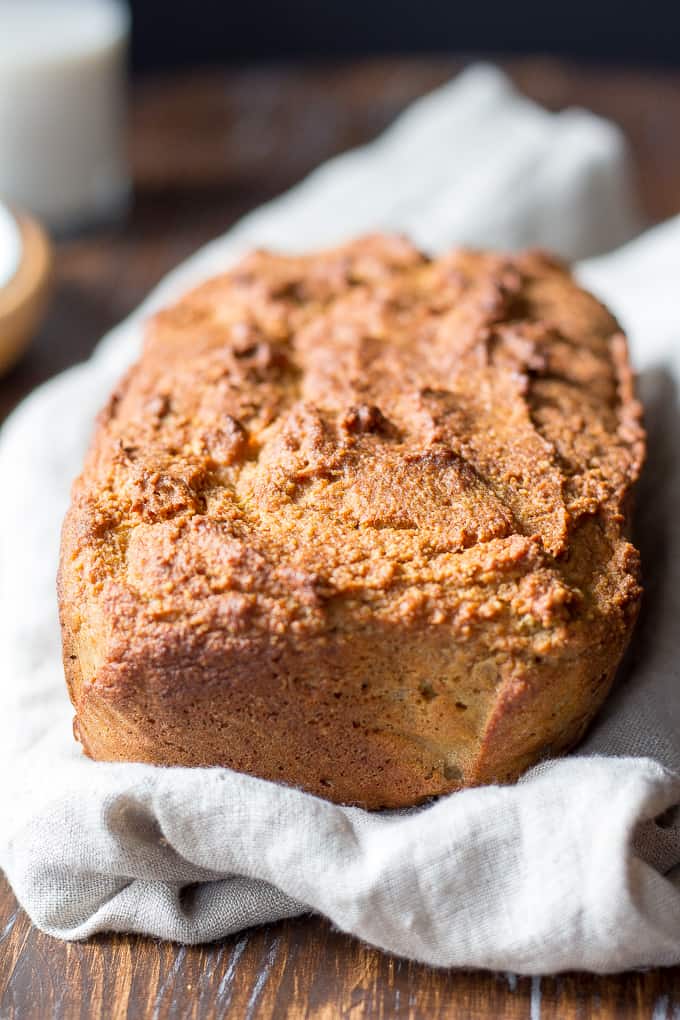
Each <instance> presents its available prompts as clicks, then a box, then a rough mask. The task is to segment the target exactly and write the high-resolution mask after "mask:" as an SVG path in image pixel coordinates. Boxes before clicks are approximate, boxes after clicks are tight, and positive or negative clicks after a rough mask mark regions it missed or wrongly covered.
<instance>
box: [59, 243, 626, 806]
mask: <svg viewBox="0 0 680 1020" xmlns="http://www.w3.org/2000/svg"><path fill="white" fill-rule="evenodd" d="M643 452H644V434H643V431H642V427H641V423H640V408H639V405H638V403H637V402H636V400H635V397H634V393H633V384H632V378H631V371H630V368H629V364H628V360H627V353H626V344H625V340H624V337H623V336H622V334H621V332H620V330H619V328H618V326H617V324H616V322H615V321H614V319H613V318H612V316H611V315H610V314H609V312H607V311H606V309H605V308H603V307H602V305H600V304H599V303H598V302H597V301H596V300H595V299H594V298H593V297H591V296H590V295H589V294H587V293H585V292H584V291H583V290H581V289H580V288H579V287H578V286H577V285H576V283H575V282H574V281H573V279H572V278H571V277H570V275H569V273H568V271H567V270H566V269H565V268H564V267H563V266H562V265H561V264H560V263H559V262H557V261H555V260H554V259H552V258H551V257H549V256H547V255H545V254H543V253H540V252H539V253H537V252H527V253H524V254H520V255H513V256H503V255H499V254H489V253H482V252H474V251H465V250H458V251H453V252H452V253H451V254H448V255H445V256H443V257H440V258H437V259H434V260H430V259H428V258H426V257H425V256H424V255H422V254H421V253H420V252H418V251H417V250H416V249H415V248H414V247H412V245H411V244H409V243H408V242H407V241H406V240H404V239H402V238H395V237H382V236H375V237H366V238H362V239H360V240H358V241H355V242H353V243H350V244H347V245H345V246H343V247H340V248H337V249H335V250H333V251H328V252H321V253H318V254H313V255H309V256H306V257H291V256H284V255H278V254H272V253H268V252H262V251H258V252H255V253H253V254H252V255H250V256H248V257H247V258H246V259H245V260H244V261H242V262H241V263H240V264H239V265H237V266H236V268H234V269H232V270H231V271H230V272H228V273H226V274H225V275H223V276H220V277H218V278H216V279H213V280H210V281H209V282H207V283H205V284H203V285H202V286H200V287H198V289H196V290H194V291H193V292H192V293H190V294H188V295H187V296H186V297H184V298H183V299H182V300H181V301H179V303H178V304H176V305H175V306H174V307H171V308H169V309H167V310H165V311H162V312H161V313H160V314H158V315H156V317H155V318H154V319H153V321H152V322H151V324H150V327H149V332H148V338H147V340H146V345H145V348H144V351H143V354H142V357H141V359H140V361H139V362H138V364H137V365H135V366H134V368H132V370H131V371H130V372H129V373H128V374H127V376H126V377H125V378H124V379H123V381H122V382H121V383H120V385H119V387H118V388H117V390H116V391H115V393H114V394H113V396H112V397H111V399H110V401H109V403H108V406H107V407H106V409H105V410H104V412H103V413H102V415H101V418H100V420H99V424H98V428H97V431H96V434H95V437H94V440H93V442H92V445H91V448H90V451H89V454H88V457H87V461H86V464H85V468H84V471H83V473H82V474H81V476H80V478H79V479H78V480H77V481H76V483H75V485H74V489H73V498H72V504H71V507H70V509H69V511H68V515H67V517H66V521H65V524H64V529H63V541H62V554H61V566H60V573H59V596H60V608H61V622H62V630H63V646H64V663H65V670H66V677H67V681H68V686H69V691H70V695H71V699H72V701H73V704H74V706H75V710H76V717H75V734H76V737H77V739H78V740H79V741H80V742H81V743H82V745H83V748H84V749H85V751H86V753H87V754H88V755H90V756H91V757H93V758H96V759H104V760H111V761H113V760H123V761H141V762H155V763H158V764H161V765H225V766H229V767H231V768H233V769H237V770H240V771H243V772H248V773H252V774H254V775H256V776H262V777H265V778H267V779H271V780H278V781H281V782H284V783H289V784H294V785H296V786H299V787H302V788H303V789H305V790H309V791H312V792H313V793H315V794H318V795H320V796H322V797H326V798H329V799H331V800H334V801H339V802H344V803H352V804H359V805H363V806H365V807H368V808H379V807H399V806H404V805H410V804H415V803H417V802H419V801H422V800H424V799H426V798H429V797H432V796H436V795H438V794H443V793H446V792H448V791H452V790H456V789H458V788H460V787H463V786H470V785H475V784H481V783H493V782H507V781H510V780H513V779H514V778H516V777H517V776H518V775H519V774H520V773H521V772H522V770H523V769H525V768H527V766H529V765H531V764H532V763H534V762H536V761H537V760H539V759H541V758H544V757H546V756H550V755H556V754H559V753H561V752H564V751H565V750H566V749H568V748H569V747H571V746H572V745H573V744H574V743H575V742H576V741H578V739H579V738H580V736H581V735H582V733H583V731H584V729H585V727H586V726H587V724H588V722H589V721H590V720H591V718H592V717H593V715H594V713H595V712H596V710H597V709H598V706H599V705H600V704H601V702H602V700H603V698H604V697H605V695H606V693H607V691H608V689H609V687H610V684H611V682H612V679H613V676H614V673H615V670H616V667H617V664H618V663H619V661H620V659H621V656H622V654H623V651H624V649H625V647H626V644H627V642H628V639H629V637H630V634H631V629H632V627H633V624H634V621H635V617H636V614H637V610H638V603H639V599H640V587H639V583H638V554H637V552H636V550H635V549H634V548H633V546H632V545H631V544H630V543H629V541H628V540H627V538H626V530H627V521H628V516H629V507H630V492H631V486H632V483H633V482H634V481H635V479H636V477H637V475H638V472H639V469H640V465H641V461H642V458H643Z"/></svg>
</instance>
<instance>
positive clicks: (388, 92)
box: [0, 58, 680, 1020]
mask: <svg viewBox="0 0 680 1020" xmlns="http://www.w3.org/2000/svg"><path fill="white" fill-rule="evenodd" d="M463 64H464V61H461V60H453V59H448V58H446V59H444V58H442V59H438V60H430V59H428V60H408V61H407V60H381V61H362V62H358V63H351V64H338V65H334V66H328V65H325V66H318V67H315V66H308V67H305V68H302V67H298V66H294V67H271V68H258V69H242V70H230V71H213V72H209V73H196V74H187V75H183V76H181V77H170V78H167V77H166V78H156V79H149V80H146V81H142V82H137V83H135V85H134V87H133V92H132V106H131V137H130V143H131V154H132V159H133V168H134V177H135V200H134V205H133V208H132V209H131V212H130V215H129V216H128V218H127V219H126V220H125V221H124V222H122V223H119V224H117V225H115V226H109V227H107V228H100V229H98V230H96V231H92V232H91V233H89V234H88V235H86V236H80V237H78V238H72V239H64V240H61V241H60V242H59V243H58V245H57V269H56V280H55V287H54V294H53V299H52V304H51V308H50V313H49V316H48V319H47V321H46V323H45V326H44V328H43V329H42V330H41V332H40V335H39V336H38V337H37V338H36V340H35V342H34V344H33V346H32V348H31V350H30V352H29V353H28V355H27V356H26V357H25V358H24V359H23V361H22V362H21V363H20V364H19V365H18V366H17V367H16V369H15V370H14V371H13V372H12V373H11V374H10V375H9V376H8V377H6V378H5V379H4V380H2V381H0V419H1V418H2V417H4V416H5V415H6V414H7V413H9V411H10V410H11V409H12V407H14V406H15V404H16V403H17V402H18V401H19V400H20V399H21V398H22V397H23V396H24V395H25V394H26V393H28V392H29V391H30V390H31V389H32V388H33V387H35V386H36V385H37V384H39V383H40V382H42V381H43V380H45V379H47V378H49V377H50V376H51V375H53V374H54V373H55V372H57V371H60V370H61V369H63V368H65V367H67V366H68V365H70V364H72V363H74V362H76V361H79V360H81V359H82V358H84V357H87V355H88V354H89V353H90V351H91V349H92V347H93V346H94V344H95V343H96V341H97V340H98V339H99V337H100V336H101V335H102V333H103V332H104V331H105V330H106V329H108V328H109V327H110V326H112V325H113V324H114V323H115V322H117V321H118V320H119V319H120V318H122V317H123V316H124V315H125V314H126V313H127V312H129V311H130V310H131V309H132V308H134V307H135V305H136V304H137V303H138V302H139V301H140V300H141V299H142V298H143V297H144V295H145V294H146V293H147V292H148V290H149V289H150V287H152V286H153V285H154V284H155V283H156V282H157V281H158V280H159V279H160V278H161V277H162V276H163V274H164V273H166V272H167V271H168V270H169V269H170V268H172V266H174V265H175V264H176V263H177V262H178V261H180V260H181V259H182V258H184V257H185V256H187V255H188V254H190V253H191V252H192V251H193V250H194V249H195V248H196V247H198V246H199V245H200V244H203V243H204V242H205V241H207V240H209V239H210V238H212V237H214V236H215V235H217V234H220V233H222V232H223V231H225V230H226V229H227V228H228V227H229V226H230V225H231V224H232V223H233V222H234V221H235V220H236V219H237V218H238V217H239V216H241V215H242V214H243V213H244V212H246V211H247V210H248V209H250V208H252V207H254V206H256V205H258V204H260V203H261V202H263V201H265V200H266V199H268V198H271V197H273V196H274V195H276V194H277V193H279V192H280V191H282V190H283V189H285V188H287V187H289V186H290V185H292V184H293V183H295V181H296V180H298V179H299V178H300V177H301V176H303V175H304V174H305V173H306V172H308V171H309V170H310V169H312V168H313V167H314V166H316V165H317V164H318V163H320V162H322V161H323V160H325V159H327V158H328V157H329V156H331V155H333V154H334V153H337V152H340V151H342V150H343V149H346V148H347V147H349V146H352V145H356V144H359V143H361V142H363V141H366V140H368V139H370V138H371V137H372V136H373V135H375V134H376V133H377V132H378V131H380V130H381V129H382V128H383V127H384V126H385V125H386V124H387V123H389V121H390V120H391V119H392V118H393V117H394V115H395V114H396V113H397V112H398V111H399V110H400V109H401V108H402V107H403V106H404V105H405V104H406V103H407V102H409V101H410V100H411V99H413V98H414V97H415V96H417V95H419V94H421V93H422V92H424V91H426V90H427V89H429V88H431V87H433V86H434V85H436V84H438V83H440V82H442V81H444V80H446V78H448V77H449V76H450V75H451V74H452V73H454V72H455V71H456V70H458V69H460V67H461V66H463ZM506 67H507V69H508V70H509V71H510V73H511V74H512V76H513V77H514V78H515V80H516V81H517V83H518V85H519V86H520V87H521V88H522V89H524V90H525V91H526V92H527V93H528V94H529V95H531V96H533V97H534V98H536V99H537V100H539V101H540V102H542V103H544V104H545V105H546V106H548V107H549V108H551V109H559V108H562V107H564V106H567V105H574V104H580V105H584V106H588V107H589V108H591V109H593V110H595V111H596V112H598V113H601V114H603V115H605V116H607V117H610V118H612V119H613V120H614V121H616V122H617V123H618V124H620V125H621V127H622V128H623V130H624V131H625V133H626V135H627V137H628V138H629V140H630V143H631V146H632V150H633V155H634V160H635V168H636V175H637V179H638V184H639V189H640V194H641V201H642V205H643V208H644V210H645V212H646V214H647V216H648V218H649V219H650V220H659V219H662V218H664V217H667V216H670V215H673V214H674V213H677V212H680V130H679V127H680V73H678V72H669V71H666V72H652V71H645V72H642V71H632V70H616V69H612V68H607V69H605V68H597V67H592V66H590V67H589V66H579V65H576V64H570V63H565V62H554V61H547V60H520V61H513V62H510V63H507V64H506ZM220 1016H230V1017H235V1018H239V1020H240V1018H247V1020H262V1018H269V1017H294V1018H297V1017H314V1018H317V1017H318V1018H324V1020H325V1018H329V1020H330V1018H335V1017H345V1016H347V1017H352V1018H355V1020H362V1018H370V1020H372V1018H392V1017H394V1018H401V1017H405V1018H406V1017H408V1018H414V1020H415V1018H421V1017H422V1018H435V1020H436V1018H440V1017H442V1018H444V1017H445V1018H459V1017H460V1018H484V1020H487V1018H497V1017H508V1018H510V1020H515V1018H525V1017H526V1018H527V1020H539V1018H540V1020H548V1018H559V1020H572V1018H574V1020H575V1018H582V1020H589V1018H607V1020H613V1018H636V1020H637V1018H640V1020H641V1018H645V1020H680V968H676V969H670V970H656V971H648V972H644V973H631V974H626V975H619V976H615V977H598V976H594V975H585V974H581V975H560V976H557V977H551V978H542V979H538V978H534V979H528V978H516V977H515V976H513V975H505V974H483V973H466V972H460V971H453V972H451V971H436V970H432V969H429V968H426V967H423V966H419V965H416V964H411V963H408V962H406V961H403V960H398V959H395V958H392V957H389V956H387V955H385V954H382V953H380V952H379V951H377V950H374V949H371V948H370V947H366V946H364V945H362V944H361V943H359V942H358V941H357V940H355V939H351V938H349V937H347V936H345V935H342V934H340V933H339V932H337V931H334V930H333V929H332V928H331V926H330V925H329V924H328V923H327V922H326V921H324V920H322V919H319V918H313V917H305V918H298V919H296V920H294V921H287V922H282V923H280V924H276V925H269V926H266V927H263V928H260V929H256V930H253V931H248V932H244V933H242V934H241V935H239V936H235V937H232V938H228V939H225V940H223V941H221V942H219V943H216V944H214V945H209V946H203V947H195V948H186V947H178V946H174V945H171V944H167V943H160V942H157V941H155V940H152V939H144V938H141V937H136V936H134V937H131V936H106V937H101V938H97V939H94V940H92V941H90V942H88V943H85V944H64V943H60V942H58V941H55V940H53V939H50V938H49V937H47V936H45V935H43V934H42V933H40V932H38V931H37V930H36V929H35V928H33V927H32V926H31V924H30V922H29V921H28V918H27V917H26V915H25V914H24V913H23V911H22V910H21V909H19V908H18V907H17V904H16V901H15V899H14V896H13V895H12V893H11V891H10V890H9V887H8V885H7V883H6V882H5V881H4V880H3V879H2V878H0V1020H34V1018H36V1020H41V1018H43V1017H45V1018H55V1020H62V1018H64V1020H71V1018H78V1020H90V1018H102V1020H109V1018H114V1020H118V1018H130V1020H137V1018H144V1017H152V1018H158V1020H165V1018H185V1017H187V1018H189V1017H191V1018H196V1020H204V1018H208V1017H220Z"/></svg>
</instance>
